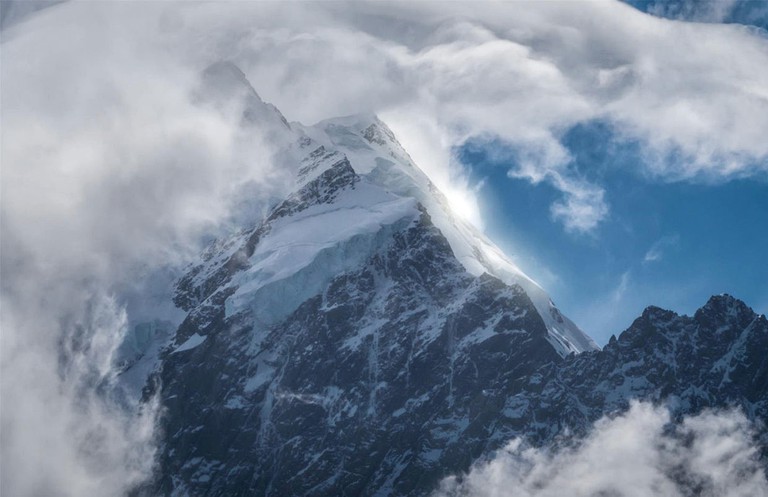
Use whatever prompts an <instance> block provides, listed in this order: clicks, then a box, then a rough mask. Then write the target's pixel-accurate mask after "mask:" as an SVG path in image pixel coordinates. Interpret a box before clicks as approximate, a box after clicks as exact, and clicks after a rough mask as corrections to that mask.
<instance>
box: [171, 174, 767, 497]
mask: <svg viewBox="0 0 768 497" xmlns="http://www.w3.org/2000/svg"><path fill="white" fill-rule="evenodd" d="M350 184H352V185H353V184H354V182H351V183H350ZM347 187H349V184H348V185H347ZM284 205H287V204H284ZM292 205H296V204H292ZM280 208H283V207H280ZM262 229H263V228H262ZM246 245H247V244H246ZM213 277H215V275H214V276H213ZM184 288H185V287H180V291H182V292H183V291H184ZM226 291H230V292H231V291H232V290H231V289H230V290H226V289H225V290H220V291H219V293H221V292H226ZM217 295H218V293H214V294H213V295H212V296H209V297H208V298H207V299H205V300H204V301H203V302H202V303H199V304H198V305H197V307H195V308H193V309H192V310H191V312H190V317H189V318H188V320H187V321H186V322H185V323H184V324H183V325H182V327H181V329H180V330H179V332H178V333H179V334H180V335H181V336H184V337H187V336H191V335H192V334H193V333H200V334H205V335H206V336H207V339H206V340H205V342H203V343H202V344H201V345H199V346H198V347H196V348H194V349H191V350H187V351H181V352H177V353H170V352H167V353H166V355H165V358H164V365H163V371H162V385H163V397H164V402H165V406H166V408H167V414H166V416H165V418H164V419H165V426H164V429H165V433H166V438H165V445H164V450H163V453H162V458H161V465H160V471H159V475H161V476H160V477H159V480H158V483H157V487H156V491H157V492H158V493H160V494H163V495H175V494H176V493H178V492H179V491H180V490H183V491H184V492H188V493H189V494H190V495H217V496H218V495H221V496H224V495H227V496H229V495H426V494H428V493H429V492H430V491H431V490H432V489H434V487H435V486H436V484H437V483H438V482H439V480H440V479H441V478H442V477H444V476H446V475H448V474H453V473H457V472H461V471H465V470H467V469H468V468H469V466H470V465H471V464H472V462H474V461H475V460H476V459H477V458H479V457H483V456H488V455H489V454H490V453H491V452H492V451H493V450H495V449H498V448H499V447H501V446H502V445H503V444H504V443H505V442H506V441H508V440H509V439H510V438H512V437H516V436H525V437H526V438H527V439H528V440H530V441H532V442H534V443H537V444H544V443H547V442H548V441H551V440H552V439H553V438H554V437H555V436H557V435H558V434H560V433H562V432H563V430H565V429H568V430H569V431H571V432H575V433H586V431H587V430H588V429H589V427H590V426H591V425H592V423H593V422H594V421H595V420H597V419H598V418H600V417H601V416H603V415H604V414H606V413H615V412H620V411H622V410H624V409H626V408H627V407H628V405H629V402H630V400H632V399H642V400H651V401H655V402H665V403H667V404H668V405H669V406H670V407H671V408H672V410H673V412H674V413H676V414H678V415H683V414H690V413H694V412H697V411H700V410H701V409H703V408H707V407H726V406H738V407H740V408H742V409H743V410H744V411H745V412H746V413H747V415H748V416H749V417H751V418H752V419H756V420H763V421H764V420H766V419H768V358H767V357H766V354H765V351H766V350H768V321H766V318H765V316H757V315H756V314H755V313H754V312H753V311H752V310H751V309H749V308H748V307H747V306H746V305H744V304H743V303H742V302H740V301H738V300H736V299H734V298H733V297H730V296H718V297H713V298H712V299H711V300H710V301H709V302H708V303H707V304H706V305H705V306H704V307H703V308H702V309H700V310H699V311H698V312H697V313H696V314H695V315H694V316H693V317H688V316H678V315H677V314H675V313H673V312H670V311H665V310H662V309H659V308H655V307H649V308H648V309H646V311H645V312H644V313H643V315H642V316H641V317H640V318H638V319H637V320H636V321H635V322H634V323H633V324H632V326H631V327H630V328H629V329H627V330H626V331H625V332H624V333H622V334H621V336H620V337H619V338H618V339H616V340H612V341H611V342H610V343H609V344H608V345H607V346H606V347H605V349H604V350H602V351H597V352H586V353H582V354H579V355H571V356H568V357H566V358H565V359H562V358H561V357H560V356H559V355H558V354H557V353H555V351H554V350H553V348H552V346H551V345H550V344H549V343H548V342H547V341H546V333H547V330H546V328H545V326H544V324H543V322H542V320H541V318H540V317H539V315H538V314H537V313H536V311H535V308H534V307H533V305H532V303H531V302H530V300H529V299H528V297H527V296H526V294H525V293H524V292H523V291H522V289H521V288H519V287H514V286H507V285H505V284H504V283H502V282H501V281H500V280H498V279H496V278H494V277H491V276H489V275H487V274H486V275H483V276H480V277H473V276H471V275H469V274H468V273H466V271H465V270H464V269H463V267H462V266H461V265H460V264H459V263H458V261H457V260H456V259H455V257H454V256H453V253H452V252H451V249H450V246H449V245H448V243H447V241H446V240H445V239H444V238H443V237H442V235H441V234H440V232H439V231H438V230H437V229H436V228H435V227H434V226H433V225H432V224H431V222H430V219H429V216H428V215H427V214H426V213H422V215H421V216H419V217H418V218H417V219H415V220H414V221H413V222H412V223H411V224H410V225H408V226H407V227H406V228H405V229H403V230H401V231H398V232H396V233H395V234H394V235H393V236H392V237H391V239H390V240H389V242H388V243H387V244H385V245H383V246H381V247H380V249H379V250H377V251H376V252H375V253H374V254H373V255H372V256H371V257H370V258H369V259H368V260H367V261H366V262H365V263H364V264H363V265H362V266H361V267H360V268H359V269H358V270H356V271H352V272H348V273H345V274H341V275H339V276H338V277H336V278H335V279H333V281H332V282H331V283H330V284H329V285H328V286H327V288H326V289H325V291H324V292H323V293H322V294H319V295H317V296H315V297H313V298H311V299H309V300H307V301H306V302H304V303H303V304H302V305H301V306H300V307H299V308H298V309H297V310H296V311H295V312H293V313H292V314H291V315H290V316H289V317H288V318H287V319H286V320H284V321H283V322H281V323H279V324H277V325H275V326H272V327H270V328H264V329H257V328H256V327H254V323H253V321H252V320H251V319H250V316H249V315H248V313H247V312H242V313H240V314H237V315H234V316H230V317H228V318H227V317H225V312H224V309H223V307H224V299H225V298H226V295H225V294H224V295H221V296H218V297H217ZM201 313H202V315H203V317H204V318H200V317H199V315H200V314H201ZM201 323H202V324H201Z"/></svg>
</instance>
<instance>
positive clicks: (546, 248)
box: [0, 1, 768, 497]
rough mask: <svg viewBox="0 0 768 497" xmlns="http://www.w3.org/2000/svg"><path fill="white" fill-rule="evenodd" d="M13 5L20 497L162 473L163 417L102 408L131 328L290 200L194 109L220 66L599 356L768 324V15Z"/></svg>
mask: <svg viewBox="0 0 768 497" xmlns="http://www.w3.org/2000/svg"><path fill="white" fill-rule="evenodd" d="M1 5H2V9H3V11H2V16H0V18H1V22H0V24H1V25H2V30H1V31H0V43H1V44H2V45H1V47H0V48H2V50H0V56H1V57H2V61H1V62H2V64H0V97H1V98H0V102H1V104H2V112H0V119H1V120H2V122H1V123H0V130H1V131H2V132H1V133H0V140H1V141H2V143H0V145H2V146H0V151H1V153H2V156H1V157H0V159H1V166H2V169H1V173H2V178H1V179H2V181H0V203H2V209H0V226H1V227H2V236H0V263H1V264H0V273H1V274H0V275H1V276H2V277H1V278H0V295H1V296H2V309H1V310H2V312H0V328H1V329H2V335H1V337H0V338H2V343H1V344H0V345H1V346H0V373H2V374H0V379H2V381H0V389H1V390H0V422H1V423H2V424H1V425H0V436H1V437H2V446H1V447H0V449H2V458H3V468H2V471H3V475H2V476H3V478H2V479H1V481H0V484H1V485H2V487H1V488H0V491H2V493H3V494H6V493H7V494H8V495H19V496H23V497H25V496H28V495H52V494H61V495H116V494H119V493H120V491H121V490H124V489H126V488H130V486H131V485H133V484H135V483H136V482H137V481H141V480H142V478H145V477H146V475H147V474H148V472H149V471H151V467H150V466H151V465H150V464H149V463H148V461H150V462H151V457H152V454H153V453H154V450H155V441H156V432H155V431H154V430H155V427H156V424H155V420H156V416H157V414H158V410H157V406H154V405H153V404H152V403H150V404H146V405H138V404H136V403H131V402H129V401H128V400H126V399H125V398H123V397H121V396H120V395H118V394H117V392H115V397H114V398H112V397H110V396H109V395H102V393H103V392H105V391H108V392H112V390H110V388H111V387H114V386H115V376H116V373H115V370H114V368H113V367H112V366H113V359H114V357H115V352H116V350H117V348H118V347H119V344H120V342H121V340H122V337H123V336H124V334H125V332H126V330H127V328H128V326H129V324H130V323H131V322H134V321H136V320H137V319H139V318H140V317H142V316H148V315H165V313H171V312H172V310H169V309H167V308H163V307H162V306H159V307H153V304H152V303H151V302H147V301H146V300H147V299H144V301H141V299H140V298H133V297H136V296H142V295H143V296H146V295H154V294H150V293H148V289H147V285H148V283H147V281H148V280H149V279H150V278H148V277H147V275H155V276H156V275H157V273H158V271H160V270H161V269H163V268H169V269H168V270H169V274H170V276H169V278H170V277H171V276H172V275H173V269H178V268H180V267H184V265H185V264H187V263H188V262H190V261H191V260H194V258H195V257H196V255H197V254H198V253H199V250H200V248H201V243H202V241H203V240H205V239H210V236H211V235H215V234H219V233H226V232H228V230H230V231H231V230H232V229H233V224H236V221H235V220H236V219H237V217H238V213H239V212H241V210H242V208H243V205H245V204H248V208H249V209H252V210H253V212H259V210H260V209H263V208H264V207H265V205H267V204H268V203H269V202H270V201H271V200H272V199H274V198H279V197H280V195H282V194H284V193H285V192H284V187H285V178H284V175H283V173H284V171H283V170H282V169H281V168H280V165H279V164H276V163H275V162H274V161H273V160H272V155H271V146H270V143H269V140H267V139H265V137H263V136H260V135H259V134H258V133H250V134H248V133H244V132H243V130H242V129H241V128H240V126H239V120H238V119H237V112H234V110H236V109H228V108H220V107H219V106H217V105H215V102H213V103H212V102H209V101H206V100H205V99H201V98H200V94H201V93H200V74H201V71H202V70H203V69H204V68H205V67H207V66H208V65H210V64H211V63H213V62H216V61H220V60H230V61H232V62H234V63H235V64H237V65H238V66H239V67H240V68H241V69H242V70H243V72H244V73H245V74H246V75H247V77H248V79H249V80H250V81H251V83H252V84H253V86H254V87H255V88H256V90H257V91H258V92H259V94H260V95H261V96H262V98H263V99H264V100H266V101H268V102H271V103H273V104H275V105H276V106H277V107H278V108H279V109H280V110H281V111H282V113H283V114H284V115H285V116H286V117H287V118H288V119H289V120H292V121H301V122H303V123H307V124H312V123H315V122H317V121H320V120H322V119H326V118H329V117H333V116H339V115H349V114H356V113H376V114H378V115H379V116H380V117H381V118H382V119H383V120H384V121H385V122H386V123H387V124H388V125H389V126H390V127H391V128H392V129H393V130H394V132H395V134H396V135H397V137H398V139H399V141H400V142H401V143H402V144H403V146H404V148H405V149H406V150H408V151H409V153H410V154H411V156H412V157H413V158H414V160H415V162H416V163H417V164H419V165H420V166H421V167H422V168H423V169H424V170H425V172H426V173H427V174H428V175H429V176H430V178H432V180H433V181H434V182H435V183H436V184H437V186H438V187H439V188H441V189H442V190H443V191H444V192H445V193H446V194H447V196H448V198H449V200H450V202H451V205H452V207H453V208H454V209H455V210H456V212H457V213H458V214H459V215H461V216H463V217H465V218H467V219H468V220H470V221H471V222H473V223H475V224H476V225H478V226H479V227H481V228H482V229H484V230H485V231H486V233H487V234H488V235H489V236H490V237H491V238H492V239H493V240H494V241H496V242H497V243H498V244H499V245H500V246H501V247H502V248H504V249H505V251H506V252H507V253H508V255H509V256H510V257H512V258H513V259H514V260H515V261H516V262H518V264H519V265H520V267H522V268H523V269H524V270H525V271H526V272H527V273H529V274H530V275H531V276H533V277H534V278H535V279H536V280H537V281H539V283H541V285H542V286H543V287H544V288H545V289H546V290H547V291H548V292H549V293H550V294H551V295H552V296H553V298H554V300H555V302H556V303H557V304H558V305H559V306H560V307H561V308H562V310H563V311H564V312H565V313H566V314H567V315H569V316H570V317H571V318H572V319H573V320H574V321H575V322H576V323H577V324H579V325H580V326H581V327H582V328H583V329H584V330H585V331H587V332H588V333H589V334H591V335H592V336H593V337H594V338H595V339H596V341H597V342H598V343H601V344H602V343H605V342H606V341H607V339H608V337H609V336H610V334H612V333H619V332H620V331H621V330H622V329H623V328H625V327H626V326H628V325H629V323H630V322H631V320H632V318H633V317H635V316H637V315H638V314H639V313H640V312H641V311H642V309H643V308H644V307H645V306H646V305H649V304H655V305H660V306H663V307H669V308H671V309H673V310H676V311H680V312H692V311H693V310H695V308H696V307H698V306H700V305H702V304H703V303H704V302H705V301H706V299H707V297H708V296H710V295H712V294H716V293H720V292H729V293H732V294H733V295H735V296H737V297H739V298H742V299H743V300H745V301H746V302H747V303H748V304H749V305H751V306H752V307H753V308H755V309H756V310H757V311H759V312H766V311H768V295H767V294H766V290H765V285H764V284H763V282H765V281H766V269H765V268H766V264H764V262H763V260H762V259H763V258H764V254H766V253H768V252H766V248H768V246H767V242H766V240H767V236H766V230H765V225H766V224H768V223H767V222H766V220H767V219H768V218H767V215H766V210H767V207H766V198H767V196H766V193H768V191H767V190H766V174H767V172H768V140H766V139H765V136H766V130H768V37H767V36H766V32H765V30H764V28H765V27H766V21H765V20H766V13H765V10H766V8H765V5H766V4H765V3H763V2H739V1H723V2H677V3H669V2H635V3H634V4H633V5H628V4H625V3H621V2H616V1H602V2H592V1H589V2H586V1H585V2H535V3H534V2H510V3H504V2H487V3H486V2H480V3H478V2H472V3H469V2H387V3H362V2H308V3H298V2H210V3H206V2H129V1H125V2H99V1H89V2H63V3H54V2H39V3H35V2H31V3H30V2H22V3H13V2H5V1H4V2H2V4H1ZM38 7H45V8H38ZM636 7H639V8H636ZM646 11H647V12H646ZM745 24H747V25H745ZM161 279H162V278H161ZM153 281H154V280H153ZM166 283H167V282H166ZM151 290H152V291H154V290H157V288H154V287H153V288H152V289H151ZM131 296H133V297H131ZM150 300H151V299H150ZM136 302H138V303H136ZM7 378H13V381H8V380H7ZM95 385H99V391H100V392H102V393H97V390H96V388H95ZM108 387H110V388H108ZM9 406H10V407H9ZM103 439H108V440H110V443H109V444H99V443H95V441H98V440H103ZM9 455H13V457H9ZM30 461H34V464H31V463H30ZM41 467H44V468H46V471H42V472H41V471H40V470H39V468H41ZM9 475H10V477H9ZM62 489H64V490H62ZM62 492H63V493H62Z"/></svg>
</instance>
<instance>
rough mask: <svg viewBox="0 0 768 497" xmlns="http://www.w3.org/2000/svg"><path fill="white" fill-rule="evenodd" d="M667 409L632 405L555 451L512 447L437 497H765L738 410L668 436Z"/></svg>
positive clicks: (705, 417)
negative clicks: (625, 410) (586, 434)
mask: <svg viewBox="0 0 768 497" xmlns="http://www.w3.org/2000/svg"><path fill="white" fill-rule="evenodd" d="M670 421H671V420H670V416H669V413H668V411H667V410H666V409H664V408H660V407H653V406H651V405H649V404H644V403H637V402H635V403H633V404H632V405H631V407H630V409H629V411H628V412H626V413H624V414H622V415H620V416H616V417H613V418H611V417H605V418H602V419H601V420H599V421H597V422H596V423H595V425H594V428H593V429H592V432H591V433H590V434H589V435H588V436H587V437H586V438H585V439H584V440H580V441H577V442H575V443H570V444H566V445H563V446H561V447H559V448H555V449H539V448H534V447H529V446H526V445H525V444H524V443H523V442H522V441H521V440H514V441H512V442H510V443H509V444H508V445H507V446H506V447H505V448H504V449H503V450H501V451H499V453H498V454H497V455H496V456H495V458H493V459H492V460H490V461H488V462H484V463H480V464H477V465H476V466H475V467H474V468H473V469H472V470H471V471H470V472H469V473H468V474H467V475H463V476H461V477H450V478H447V479H446V480H445V481H444V482H443V483H442V486H441V489H440V490H439V491H438V492H436V493H435V496H452V497H458V496H467V497H469V496H472V497H486V496H487V497H492V496H500V495H504V496H508V497H549V496H552V497H555V496H559V495H563V494H567V495H570V496H573V497H582V496H583V497H593V496H598V495H600V496H602V495H605V496H608V495H610V496H616V497H651V496H654V497H655V496H664V497H683V496H688V495H693V494H694V493H695V495H701V496H708V497H715V496H718V497H737V496H738V497H742V496H743V497H746V496H752V495H766V494H767V493H768V481H766V477H765V473H764V471H763V469H762V467H761V465H760V463H759V453H758V448H757V446H756V444H755V441H754V431H753V428H752V426H751V425H750V422H749V421H748V420H747V419H746V418H745V417H744V415H743V414H741V413H740V412H737V411H724V412H704V413H702V414H699V415H697V416H692V417H687V418H685V419H684V420H683V422H682V423H681V424H679V425H677V426H676V427H675V429H674V430H670Z"/></svg>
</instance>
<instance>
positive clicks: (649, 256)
mask: <svg viewBox="0 0 768 497" xmlns="http://www.w3.org/2000/svg"><path fill="white" fill-rule="evenodd" d="M679 242H680V236H679V235H670V236H664V237H662V238H659V239H658V240H657V241H656V242H654V243H653V245H651V247H650V248H649V249H648V251H647V252H646V253H645V256H644V257H643V264H649V263H652V262H658V261H661V260H662V259H663V258H664V254H665V253H666V251H667V250H668V249H670V248H672V247H675V246H677V244H678V243H679Z"/></svg>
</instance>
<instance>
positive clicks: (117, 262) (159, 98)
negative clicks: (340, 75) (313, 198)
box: [0, 3, 289, 497]
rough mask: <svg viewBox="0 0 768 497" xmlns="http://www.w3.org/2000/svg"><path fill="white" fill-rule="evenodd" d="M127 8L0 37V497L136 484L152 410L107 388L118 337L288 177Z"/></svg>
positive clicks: (56, 14)
mask: <svg viewBox="0 0 768 497" xmlns="http://www.w3.org/2000/svg"><path fill="white" fill-rule="evenodd" d="M136 7H137V5H129V4H118V3H104V4H97V3H89V4H72V5H60V6H57V7H54V8H51V9H46V10H45V11H42V12H40V13H39V15H38V16H36V17H32V18H29V19H27V20H26V21H25V22H24V23H20V24H17V25H15V26H13V27H11V28H9V31H8V32H4V35H6V34H7V35H8V38H6V39H4V40H3V45H2V51H3V71H2V85H1V86H2V88H1V90H0V91H2V103H3V109H2V127H3V133H2V185H0V188H2V195H1V200H0V201H1V202H2V209H1V212H0V216H1V222H0V224H1V225H2V237H0V248H1V250H0V271H1V272H2V278H1V279H0V296H1V298H2V313H0V328H2V346H1V347H0V368H1V370H2V371H1V373H2V374H1V377H2V382H0V397H2V411H1V413H0V433H2V446H1V450H2V461H3V468H2V480H0V493H2V494H3V495H14V496H19V497H28V496H46V495H58V496H93V495H123V494H124V493H125V492H127V491H128V490H130V489H132V488H135V487H136V486H137V485H139V484H141V482H142V481H144V480H145V479H146V478H148V477H149V476H150V475H151V471H152V469H153V463H154V452H155V436H156V431H155V430H156V418H157V414H158V412H159V410H158V409H159V406H157V405H156V401H150V402H148V403H139V399H138V392H136V391H130V390H126V389H125V385H123V384H122V383H121V381H119V378H118V377H117V371H116V369H115V362H116V358H117V353H118V348H119V346H120V344H121V343H122V340H123V337H124V336H125V335H126V333H129V332H130V331H131V329H132V328H133V326H135V325H136V324H138V323H141V322H142V320H144V319H147V320H150V321H151V320H153V319H169V320H176V321H178V311H175V310H174V309H173V305H172V303H171V301H170V296H169V294H168V289H167V286H168V285H169V283H170V281H172V279H173V277H174V274H177V272H175V271H178V268H180V267H182V266H183V265H184V264H186V263H187V262H189V260H190V258H191V257H192V256H193V255H194V254H197V253H198V252H199V250H200V247H201V241H202V239H203V238H205V237H209V236H211V235H215V234H216V233H218V232H221V231H226V230H227V229H228V225H229V224H231V223H233V222H234V218H235V214H237V215H238V216H241V217H242V216H243V215H247V214H248V213H250V214H251V216H252V217H251V219H250V221H251V222H253V221H254V219H258V212H259V210H260V209H263V208H265V206H266V205H267V203H268V202H269V200H270V196H271V195H272V194H275V193H276V192H279V191H280V188H281V187H282V184H283V183H282V180H281V178H282V177H283V176H284V175H285V174H289V172H288V171H282V170H281V169H280V168H279V167H278V166H279V165H278V164H277V163H275V162H273V160H272V156H271V152H272V147H273V146H274V144H273V143H269V144H267V143H265V140H264V138H265V136H266V135H265V133H264V132H263V130H261V129H260V128H259V127H258V126H257V125H253V126H249V127H248V126H245V127H244V126H243V125H241V120H240V115H241V113H242V110H243V108H242V105H244V104H245V101H244V100H242V99H238V98H236V97H233V99H232V101H229V100H225V101H217V100H211V99H208V100H206V99H205V98H203V97H204V96H205V95H207V94H209V93H210V91H207V90H206V88H205V84H206V83H205V81H204V80H203V78H202V77H201V70H202V69H203V68H204V67H205V65H203V63H204V61H199V62H200V64H197V63H190V62H189V61H185V60H184V59H183V52H182V50H183V47H179V46H177V47H175V48H174V49H173V50H169V51H165V50H163V49H162V47H163V43H164V41H165V40H167V38H166V37H165V34H164V33H165V32H164V31H163V29H164V28H163V25H164V24H163V23H166V24H167V25H170V26H172V25H173V21H172V20H171V19H168V18H164V17H163V16H162V9H157V8H156V7H154V6H152V5H146V6H141V8H140V9H137V8H136ZM145 7H146V8H145ZM152 14H154V15H155V18H154V24H146V23H145V22H146V21H147V19H148V18H149V19H152ZM22 28H23V29H22ZM230 103H232V105H229V104H230ZM244 193H247V194H248V195H252V198H243V194H244ZM243 201H247V205H245V206H244V205H243ZM235 208H236V210H237V212H233V209H235ZM244 211H245V212H244ZM164 274H165V276H163V275H164ZM156 281H161V283H162V285H165V287H163V286H162V285H161V286H160V287H157V286H154V285H155V283H156ZM163 292H165V293H163ZM158 293H159V295H157V294H158ZM148 296H152V298H148Z"/></svg>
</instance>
